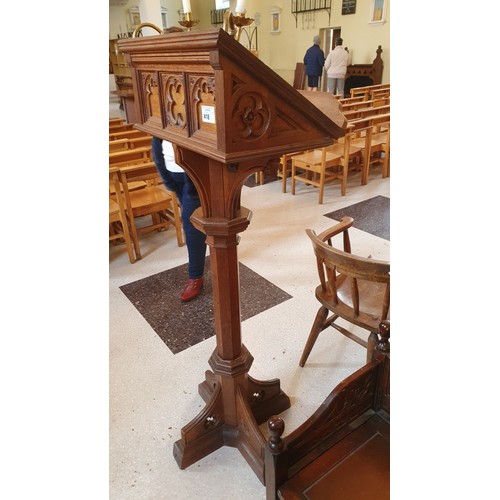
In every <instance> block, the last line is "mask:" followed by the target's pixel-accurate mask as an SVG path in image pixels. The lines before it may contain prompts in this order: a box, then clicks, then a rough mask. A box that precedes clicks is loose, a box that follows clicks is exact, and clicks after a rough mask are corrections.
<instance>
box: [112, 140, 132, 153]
mask: <svg viewBox="0 0 500 500" xmlns="http://www.w3.org/2000/svg"><path fill="white" fill-rule="evenodd" d="M124 149H130V146H129V143H128V139H115V140H113V141H109V152H110V153H113V152H114V151H123V150H124Z"/></svg>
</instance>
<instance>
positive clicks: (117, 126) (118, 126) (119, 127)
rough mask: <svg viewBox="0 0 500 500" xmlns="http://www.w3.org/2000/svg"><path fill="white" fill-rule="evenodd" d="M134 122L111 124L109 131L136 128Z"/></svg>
mask: <svg viewBox="0 0 500 500" xmlns="http://www.w3.org/2000/svg"><path fill="white" fill-rule="evenodd" d="M134 126H135V125H134V124H133V123H119V124H111V123H110V124H109V133H110V134H114V133H116V132H125V131H128V130H133V129H134Z"/></svg>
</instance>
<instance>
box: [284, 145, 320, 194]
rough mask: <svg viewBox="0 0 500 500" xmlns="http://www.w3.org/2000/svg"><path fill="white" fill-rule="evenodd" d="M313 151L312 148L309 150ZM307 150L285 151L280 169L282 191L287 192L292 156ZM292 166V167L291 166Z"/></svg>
mask: <svg viewBox="0 0 500 500" xmlns="http://www.w3.org/2000/svg"><path fill="white" fill-rule="evenodd" d="M307 151H312V150H307ZM307 151H296V152H294V153H285V154H284V155H282V156H281V158H280V165H281V168H280V169H279V170H278V177H281V191H282V192H283V193H286V181H287V179H288V172H290V171H291V167H292V157H293V156H295V155H300V154H304V153H306V152H307ZM289 166H290V168H289Z"/></svg>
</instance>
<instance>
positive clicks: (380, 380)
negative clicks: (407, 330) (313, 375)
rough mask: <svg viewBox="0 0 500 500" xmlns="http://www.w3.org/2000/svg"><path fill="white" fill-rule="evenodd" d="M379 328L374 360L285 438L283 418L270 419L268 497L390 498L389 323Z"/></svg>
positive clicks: (267, 475)
mask: <svg viewBox="0 0 500 500" xmlns="http://www.w3.org/2000/svg"><path fill="white" fill-rule="evenodd" d="M378 330H379V333H380V341H379V342H377V345H376V348H375V352H374V358H373V360H372V361H370V362H369V363H368V364H366V365H365V366H363V367H362V368H360V369H359V370H357V371H355V372H354V373H353V374H352V375H350V376H349V377H347V378H346V379H344V380H343V381H342V382H341V383H340V384H338V385H337V387H335V388H334V389H333V391H332V392H331V393H330V394H329V395H328V396H327V398H326V399H325V400H324V401H323V403H322V404H321V406H320V407H319V408H318V409H317V410H316V411H315V412H314V413H313V415H312V416H311V417H310V418H308V419H307V420H306V421H305V422H304V423H303V424H302V425H300V426H299V427H298V428H297V429H295V430H294V431H293V432H291V433H290V434H289V435H288V436H286V437H282V435H283V433H284V431H285V424H284V422H283V420H282V419H281V418H280V417H277V416H274V417H271V418H270V419H269V420H268V422H267V426H268V429H269V438H268V441H267V447H266V448H265V450H264V455H265V456H264V460H265V478H266V499H267V500H276V499H278V498H279V499H281V500H288V499H293V500H296V499H299V498H311V499H339V500H360V499H363V500H388V498H389V496H390V342H389V337H390V324H389V321H383V322H381V324H380V325H379V329H378Z"/></svg>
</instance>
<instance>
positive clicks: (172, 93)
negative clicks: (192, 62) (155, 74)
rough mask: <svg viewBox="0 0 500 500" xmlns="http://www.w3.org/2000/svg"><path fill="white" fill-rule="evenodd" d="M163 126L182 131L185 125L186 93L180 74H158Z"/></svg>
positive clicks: (182, 77)
mask: <svg viewBox="0 0 500 500" xmlns="http://www.w3.org/2000/svg"><path fill="white" fill-rule="evenodd" d="M160 81H161V99H162V107H163V111H164V126H172V127H176V128H178V129H184V128H186V125H187V114H186V96H185V94H186V92H185V88H184V76H183V75H182V73H178V74H171V73H160Z"/></svg>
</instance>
